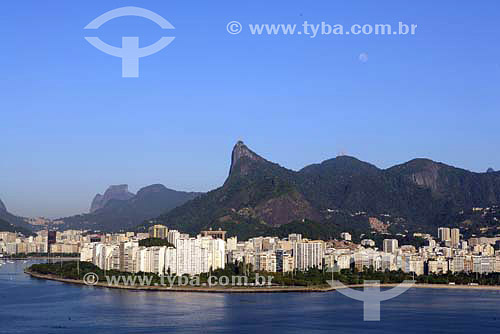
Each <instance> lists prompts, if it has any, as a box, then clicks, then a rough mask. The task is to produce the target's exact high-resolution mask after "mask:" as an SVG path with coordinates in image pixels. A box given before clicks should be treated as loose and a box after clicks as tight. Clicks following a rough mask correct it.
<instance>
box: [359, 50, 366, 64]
mask: <svg viewBox="0 0 500 334" xmlns="http://www.w3.org/2000/svg"><path fill="white" fill-rule="evenodd" d="M358 58H359V61H360V62H362V63H366V62H367V61H368V52H362V53H360V54H359V57H358Z"/></svg>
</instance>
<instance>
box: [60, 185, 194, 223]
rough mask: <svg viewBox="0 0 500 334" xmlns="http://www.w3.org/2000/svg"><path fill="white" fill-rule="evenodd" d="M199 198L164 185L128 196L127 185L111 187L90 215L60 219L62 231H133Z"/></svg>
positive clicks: (92, 208) (97, 201) (152, 186)
mask: <svg viewBox="0 0 500 334" xmlns="http://www.w3.org/2000/svg"><path fill="white" fill-rule="evenodd" d="M198 195H200V193H196V192H184V191H176V190H172V189H168V188H166V187H165V186H163V185H161V184H154V185H150V186H147V187H144V188H142V189H140V190H139V191H138V192H137V194H133V193H131V192H129V191H128V185H125V184H123V185H112V186H110V187H109V188H108V189H107V190H106V192H105V193H104V195H100V194H97V195H96V196H95V197H94V199H93V201H92V204H91V208H90V213H87V214H80V215H75V216H71V217H65V218H61V219H58V220H60V221H63V222H64V223H63V224H62V225H61V226H59V228H60V229H89V230H100V231H112V232H114V231H121V230H127V229H128V230H130V229H131V228H133V227H136V226H137V225H138V224H140V223H142V222H143V221H145V220H148V219H151V218H155V217H157V216H159V215H161V214H163V213H165V212H167V211H169V210H171V209H172V208H174V207H176V206H179V205H181V204H184V203H186V202H187V201H189V200H191V199H193V198H195V197H197V196H198Z"/></svg>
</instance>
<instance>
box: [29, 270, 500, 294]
mask: <svg viewBox="0 0 500 334" xmlns="http://www.w3.org/2000/svg"><path fill="white" fill-rule="evenodd" d="M24 273H25V274H27V275H29V276H31V277H33V278H37V279H45V280H51V281H58V282H62V283H68V284H76V285H84V286H89V285H87V284H85V283H84V282H83V280H75V279H68V278H61V277H57V276H54V275H44V274H39V273H35V272H32V271H29V270H25V271H24ZM398 285H399V284H396V283H390V284H380V287H382V288H392V287H396V286H398ZM91 286H94V287H99V288H108V289H121V290H132V291H138V290H139V291H164V292H198V293H290V292H300V293H313V292H330V291H335V290H338V289H343V288H363V287H364V285H363V284H356V285H346V286H343V287H324V286H311V287H292V286H291V287H281V286H272V287H259V288H257V287H194V286H192V287H171V288H170V287H162V286H125V285H109V284H106V283H97V284H95V285H91ZM412 288H417V289H451V290H484V291H500V285H449V284H414V286H412Z"/></svg>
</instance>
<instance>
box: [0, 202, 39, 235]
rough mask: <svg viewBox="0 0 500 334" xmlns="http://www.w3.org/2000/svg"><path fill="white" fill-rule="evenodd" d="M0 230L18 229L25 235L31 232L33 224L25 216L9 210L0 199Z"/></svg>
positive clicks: (10, 230) (12, 230)
mask: <svg viewBox="0 0 500 334" xmlns="http://www.w3.org/2000/svg"><path fill="white" fill-rule="evenodd" d="M0 222H1V224H0V231H7V232H14V231H18V232H21V233H23V234H24V235H29V234H31V225H30V224H28V223H27V222H26V221H25V220H24V218H22V217H18V216H16V215H13V214H12V213H10V212H9V211H7V207H6V206H5V204H4V203H3V202H2V200H0Z"/></svg>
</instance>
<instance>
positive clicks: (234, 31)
mask: <svg viewBox="0 0 500 334" xmlns="http://www.w3.org/2000/svg"><path fill="white" fill-rule="evenodd" d="M226 29H227V32H228V33H230V34H231V35H238V34H239V33H240V32H241V30H243V26H242V25H241V23H239V22H238V21H231V22H229V23H228V24H227V27H226Z"/></svg>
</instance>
